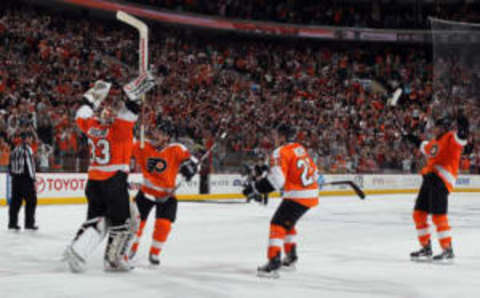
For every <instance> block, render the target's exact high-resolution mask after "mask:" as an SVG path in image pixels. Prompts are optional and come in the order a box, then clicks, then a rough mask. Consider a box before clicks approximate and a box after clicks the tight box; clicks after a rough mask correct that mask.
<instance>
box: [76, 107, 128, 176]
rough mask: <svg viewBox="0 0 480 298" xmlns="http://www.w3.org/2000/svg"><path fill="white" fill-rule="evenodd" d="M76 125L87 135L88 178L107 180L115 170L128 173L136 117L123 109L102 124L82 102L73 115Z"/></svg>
mask: <svg viewBox="0 0 480 298" xmlns="http://www.w3.org/2000/svg"><path fill="white" fill-rule="evenodd" d="M75 120H76V122H77V125H78V127H79V128H80V130H81V131H82V132H83V133H84V134H86V135H87V137H88V147H89V150H90V165H89V167H88V179H91V180H106V179H108V178H110V177H112V176H113V175H115V173H116V172H117V171H122V172H125V173H128V172H129V170H130V166H129V165H130V159H131V157H132V146H133V126H134V125H135V121H136V120H137V116H136V115H135V114H134V113H132V112H131V111H129V110H128V109H127V108H123V109H122V110H121V111H120V112H119V113H118V114H117V117H116V118H115V120H114V122H113V123H112V124H111V125H103V124H101V123H100V121H99V119H98V118H97V117H96V116H94V115H93V111H92V109H91V108H90V107H89V106H87V105H84V106H82V107H80V108H79V109H78V111H77V115H76V117H75Z"/></svg>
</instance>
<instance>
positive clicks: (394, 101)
mask: <svg viewBox="0 0 480 298" xmlns="http://www.w3.org/2000/svg"><path fill="white" fill-rule="evenodd" d="M402 93H403V90H402V88H397V89H396V90H395V92H393V96H392V98H391V99H390V105H391V106H392V107H395V106H397V103H398V99H399V98H400V96H402Z"/></svg>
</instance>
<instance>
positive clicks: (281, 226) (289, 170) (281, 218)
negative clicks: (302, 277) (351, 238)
mask: <svg viewBox="0 0 480 298" xmlns="http://www.w3.org/2000/svg"><path fill="white" fill-rule="evenodd" d="M294 136H295V131H294V130H293V129H292V128H291V127H289V126H288V125H286V124H280V125H279V126H277V127H276V128H275V129H274V131H273V139H274V143H275V147H276V149H275V150H274V151H273V153H272V154H271V156H270V162H269V163H270V168H269V171H268V172H267V173H265V174H264V175H263V178H261V179H259V180H257V181H251V182H249V183H247V184H246V185H245V187H244V190H243V194H244V195H245V196H246V197H247V198H250V199H254V200H258V199H259V198H258V196H259V195H260V194H261V193H269V192H272V191H274V190H275V189H277V190H281V189H283V201H282V203H281V204H280V206H279V207H278V209H277V211H276V212H275V214H274V215H273V218H272V220H271V222H270V237H269V238H270V239H269V246H268V251H267V256H268V263H267V264H266V265H264V266H261V267H258V269H257V274H258V276H262V277H273V278H277V277H278V276H279V275H278V272H277V270H278V269H280V267H282V266H285V267H287V268H288V267H289V268H293V266H294V265H295V263H296V262H297V260H298V256H297V245H296V242H295V236H296V234H297V231H296V229H295V225H296V223H297V221H298V220H299V219H300V217H302V216H303V215H304V214H305V213H306V212H307V211H308V210H310V208H312V207H314V206H316V205H317V204H318V184H317V176H318V172H317V167H316V165H315V164H314V162H313V160H312V158H311V157H310V156H309V154H308V153H307V150H306V149H305V147H303V146H302V145H300V144H299V143H295V142H288V141H291V140H292V139H293V138H294ZM282 246H283V249H284V251H285V254H286V256H285V258H284V259H283V260H281V256H282Z"/></svg>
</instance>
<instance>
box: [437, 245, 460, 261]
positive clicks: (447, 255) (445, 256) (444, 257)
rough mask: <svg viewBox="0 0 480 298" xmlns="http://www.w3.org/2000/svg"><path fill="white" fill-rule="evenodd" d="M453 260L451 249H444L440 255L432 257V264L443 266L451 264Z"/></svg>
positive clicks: (453, 255)
mask: <svg viewBox="0 0 480 298" xmlns="http://www.w3.org/2000/svg"><path fill="white" fill-rule="evenodd" d="M454 259H455V254H454V253H453V249H452V248H451V247H449V248H446V249H444V250H443V252H442V253H441V254H438V255H436V256H434V257H433V262H435V263H443V264H451V263H453V261H454Z"/></svg>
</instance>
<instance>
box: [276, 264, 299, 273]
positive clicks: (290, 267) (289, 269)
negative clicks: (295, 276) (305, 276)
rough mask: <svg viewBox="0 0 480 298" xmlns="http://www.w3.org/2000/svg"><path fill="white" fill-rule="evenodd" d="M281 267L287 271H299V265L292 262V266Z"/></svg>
mask: <svg viewBox="0 0 480 298" xmlns="http://www.w3.org/2000/svg"><path fill="white" fill-rule="evenodd" d="M280 269H281V270H282V271H285V272H294V271H297V266H296V265H295V264H292V265H290V266H285V265H283V266H282V267H280Z"/></svg>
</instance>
